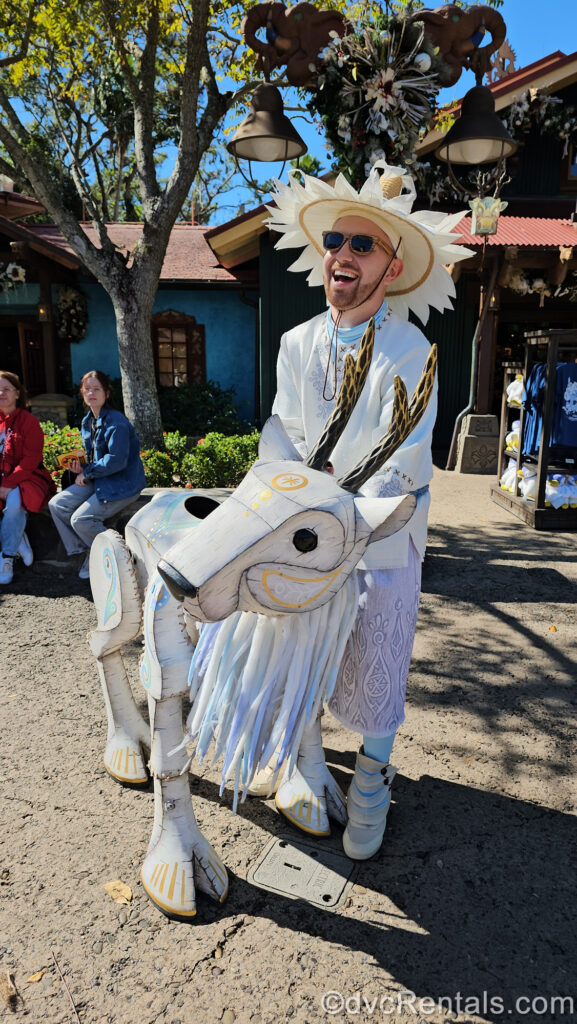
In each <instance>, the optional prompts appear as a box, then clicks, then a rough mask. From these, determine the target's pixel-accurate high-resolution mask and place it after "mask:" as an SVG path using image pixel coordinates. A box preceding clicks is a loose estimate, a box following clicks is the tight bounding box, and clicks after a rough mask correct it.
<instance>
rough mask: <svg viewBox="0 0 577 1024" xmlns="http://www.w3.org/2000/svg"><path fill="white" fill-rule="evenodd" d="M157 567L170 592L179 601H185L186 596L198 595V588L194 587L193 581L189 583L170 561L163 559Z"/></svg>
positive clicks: (193, 596)
mask: <svg viewBox="0 0 577 1024" xmlns="http://www.w3.org/2000/svg"><path fill="white" fill-rule="evenodd" d="M157 568H158V571H159V573H160V575H161V576H162V578H163V580H164V582H165V583H166V586H167V587H168V589H169V591H170V593H171V594H172V596H173V597H174V598H176V600H177V601H184V599H185V597H190V598H195V597H196V595H197V593H198V588H197V587H193V585H192V583H189V582H188V580H187V579H185V578H184V576H181V574H180V573H179V572H177V571H176V569H174V568H173V567H172V565H169V564H168V562H165V561H163V560H162V559H161V560H160V562H159V563H158V566H157Z"/></svg>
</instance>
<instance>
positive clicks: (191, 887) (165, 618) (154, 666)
mask: <svg viewBox="0 0 577 1024" xmlns="http://www.w3.org/2000/svg"><path fill="white" fill-rule="evenodd" d="M144 642H145V648H144V654H143V657H142V663H141V681H142V683H143V685H144V687H145V688H146V689H147V691H148V700H149V711H150V723H151V732H152V747H151V754H150V771H151V773H152V775H153V778H154V828H153V831H152V836H151V839H150V843H149V846H148V851H147V854H146V857H145V859H144V863H143V865H142V871H141V878H142V884H143V886H144V889H145V890H146V893H147V895H148V896H149V898H150V899H151V900H152V902H153V903H154V904H155V905H156V906H157V907H158V909H159V910H161V911H162V912H163V914H166V916H167V917H170V918H174V919H176V920H182V921H190V919H191V918H192V917H194V916H195V914H196V894H195V890H196V889H198V890H199V891H201V892H204V893H206V894H207V895H209V896H211V897H212V898H213V899H216V900H219V901H220V902H222V901H223V900H224V899H225V898H226V896H227V893H228V876H227V873H226V868H225V867H224V864H223V863H222V861H221V860H220V858H219V857H218V855H217V854H216V852H215V851H214V850H213V849H212V847H211V845H210V843H209V842H208V840H207V839H205V837H204V836H203V835H202V833H201V831H200V829H199V828H198V825H197V823H196V820H195V817H194V812H193V809H192V801H191V795H190V786H189V779H188V763H189V758H188V754H187V751H186V748H185V746H184V744H183V738H184V729H183V707H182V699H183V697H184V696H185V695H186V694H187V693H188V670H189V666H190V661H191V657H192V651H193V648H192V643H191V641H190V637H189V635H188V632H187V630H186V626H185V621H184V612H183V609H182V605H179V604H178V603H177V602H176V600H175V599H174V598H173V597H171V596H170V594H169V592H168V590H167V589H166V587H165V585H164V584H163V581H162V580H161V579H160V577H159V576H158V575H157V574H154V575H153V576H152V577H151V580H150V582H149V585H148V587H147V592H146V599H145V607H144Z"/></svg>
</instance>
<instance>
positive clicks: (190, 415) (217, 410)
mask: <svg viewBox="0 0 577 1024" xmlns="http://www.w3.org/2000/svg"><path fill="white" fill-rule="evenodd" d="M234 399H235V393H234V388H222V387H221V386H220V384H217V383H216V381H213V380H207V381H205V382H202V383H191V384H181V385H180V386H179V387H177V388H166V387H159V389H158V401H159V403H160V416H161V419H162V423H163V426H164V429H165V430H168V431H172V430H179V431H181V433H183V434H188V436H189V437H198V436H199V435H203V436H204V435H205V434H206V433H207V432H208V431H219V432H220V433H222V434H248V433H249V432H250V431H251V429H252V427H251V426H250V424H249V423H246V422H244V421H243V420H241V419H239V415H238V412H237V410H236V408H235V404H234Z"/></svg>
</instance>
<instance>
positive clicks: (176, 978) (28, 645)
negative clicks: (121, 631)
mask: <svg viewBox="0 0 577 1024" xmlns="http://www.w3.org/2000/svg"><path fill="white" fill-rule="evenodd" d="M489 485H490V480H489V479H488V478H487V477H475V476H459V475H456V474H452V473H446V472H444V471H442V470H437V471H436V473H435V479H434V482H433V487H432V494H433V503H432V509H431V519H430V523H431V528H430V541H429V548H428V554H427V557H426V561H425V566H424V577H423V597H422V605H421V612H420V619H419V625H418V632H417V640H416V645H415V651H414V657H413V662H412V668H411V674H410V679H409V691H408V692H409V696H408V703H407V717H406V721H405V723H404V725H403V727H402V729H401V730H400V733H399V736H398V738H397V741H396V743H395V749H394V757H393V761H394V763H395V764H397V765H398V766H399V774H398V776H397V779H396V780H395V784H394V790H393V793H394V803H393V806H392V809H391V812H390V817H389V825H388V828H387V834H386V839H385V843H384V845H383V848H382V850H381V851H380V853H379V854H378V856H377V857H376V858H374V859H373V860H371V861H368V862H364V863H362V864H360V865H359V866H358V871H357V874H356V877H355V883H354V886H353V887H352V888H351V889H350V891H349V892H348V895H347V896H346V900H345V901H344V902H343V904H342V905H341V906H338V907H337V908H336V909H325V908H322V907H318V906H314V905H311V904H310V903H308V902H306V901H305V900H303V899H297V900H293V899H290V898H288V897H286V896H283V895H279V894H273V893H271V892H267V891H266V890H265V889H262V888H259V887H257V886H256V885H255V884H254V882H253V881H251V878H250V869H251V865H252V866H254V864H255V862H256V861H257V860H258V858H259V857H260V855H261V854H262V851H263V850H264V849H265V847H266V846H267V844H268V843H269V842H270V840H271V838H272V837H275V836H279V835H283V834H286V833H287V829H289V830H290V827H289V826H288V825H287V824H286V823H283V821H282V820H280V819H279V817H278V815H277V813H276V811H275V808H274V803H273V802H272V801H266V802H265V801H260V800H254V799H253V800H250V801H247V802H246V803H245V804H244V805H242V806H241V807H240V810H239V813H238V815H234V814H233V813H232V809H231V795H230V793H229V792H226V793H225V795H224V798H223V799H220V798H219V796H218V786H217V773H216V772H215V771H214V770H211V769H203V770H202V772H201V773H200V775H196V774H193V775H191V789H192V793H193V799H194V802H195V808H196V810H197V817H198V820H199V823H200V824H201V827H202V828H203V830H204V832H205V834H206V836H207V837H208V839H209V840H210V841H211V842H212V843H213V844H214V845H215V847H216V849H217V850H218V851H219V852H220V853H221V855H222V857H223V859H224V861H225V863H226V865H227V866H228V868H229V870H230V873H231V887H230V894H229V897H228V900H227V901H226V903H224V904H223V905H216V904H213V903H211V902H210V901H209V900H207V899H204V898H202V897H199V907H198V915H197V917H196V919H195V923H193V924H190V925H187V924H179V923H174V922H171V921H169V920H168V919H167V918H165V917H163V916H162V915H161V914H160V913H159V912H158V911H157V910H156V909H155V907H154V906H153V905H152V904H151V903H150V901H149V900H148V899H147V897H146V895H145V893H144V891H143V889H142V886H141V884H140V882H139V866H140V863H141V861H142V858H143V856H144V853H145V850H146V846H147V843H148V839H149V835H150V830H151V825H152V794H151V792H146V791H145V792H134V791H130V790H124V789H123V788H121V787H120V786H118V785H116V784H115V783H114V782H113V781H112V780H111V779H110V777H109V776H108V775H107V774H106V772H105V771H104V768H103V765H102V750H103V743H104V737H105V716H104V711H103V702H102V698H101V694H100V689H99V684H98V680H97V674H96V670H95V667H94V664H93V661H92V658H91V655H90V653H89V650H88V647H87V643H86V635H87V633H88V631H89V630H90V629H91V628H92V626H93V624H94V612H93V605H92V600H91V595H90V590H89V585H88V584H87V583H83V582H81V581H79V580H78V579H77V578H76V576H75V575H74V574H73V573H72V572H71V571H70V570H68V569H67V568H63V567H58V566H47V565H46V564H42V563H39V562H38V563H36V564H35V565H34V566H32V568H30V569H23V568H19V569H18V572H17V574H16V576H15V580H14V583H13V584H12V585H11V586H9V587H3V588H2V592H1V594H0V605H1V620H0V621H1V631H0V647H1V652H0V654H1V660H0V664H1V666H2V673H1V694H2V696H1V719H0V781H1V789H0V800H1V808H2V817H1V822H2V828H1V832H0V989H1V988H2V983H3V984H4V989H5V988H6V977H7V975H11V976H12V978H13V982H14V985H15V987H16V989H17V992H18V995H17V996H14V998H13V999H12V1000H11V1004H10V1005H8V1004H7V1001H8V1000H9V997H8V996H7V995H6V996H5V997H4V998H3V997H2V995H1V994H0V1020H4V1019H6V1020H11V1019H14V1020H19V1019H22V1020H27V1021H30V1022H32V1024H37V1022H38V1024H39V1022H46V1024H74V1022H78V1021H80V1022H81V1024H105V1022H106V1024H191V1022H197V1021H198V1022H207V1024H212V1022H220V1021H222V1022H224V1024H232V1022H233V1021H237V1022H239V1024H245V1022H246V1024H248V1022H249V1021H250V1022H251V1024H272V1022H276V1021H279V1022H285V1021H294V1022H298V1024H305V1022H309V1024H315V1022H317V1021H328V1020H330V1019H336V1020H347V1021H356V1020H362V1021H368V1020H376V1021H391V1020H403V1021H413V1022H415V1024H429V1022H433V1024H438V1022H441V1021H457V1022H458V1024H465V1022H480V1021H483V1022H497V1021H499V1022H500V1021H506V1020H507V1021H511V1022H512V1024H521V1022H530V1024H537V1022H539V1024H541V1022H546V1024H550V1022H551V1021H556V1022H561V1024H565V1022H567V1024H568V1022H569V1021H571V1020H575V1019H577V1016H576V1015H577V981H576V978H577V972H576V967H575V965H576V962H577V938H576V929H575V923H574V917H575V903H576V895H575V889H576V882H575V880H576V878H577V870H576V869H577V817H576V811H577V792H576V785H575V774H574V772H575V746H576V741H575V736H576V728H575V727H576V722H575V718H576V711H577V685H576V682H577V653H576V640H575V638H576V620H577V612H576V603H575V581H576V578H577V534H570V533H556V534H545V533H536V532H535V531H533V530H531V529H530V528H529V527H527V526H525V525H524V524H523V523H521V522H520V521H518V520H517V519H515V518H514V517H513V516H511V514H510V513H508V512H506V511H504V510H502V509H500V508H499V507H498V506H497V505H495V504H494V503H493V502H492V501H491V500H490V497H489ZM137 655H138V649H137V647H136V645H134V648H133V650H132V652H131V666H132V671H133V674H134V678H136V666H137ZM138 700H139V702H141V703H142V704H143V705H144V700H143V698H142V697H141V693H140V692H138ZM324 721H325V723H326V725H325V730H324V732H325V745H326V748H327V760H328V761H329V763H330V764H331V765H332V766H334V769H335V773H336V775H337V777H338V778H339V781H341V783H342V784H343V785H344V786H345V787H346V785H347V781H348V777H350V774H351V772H352V770H353V766H354V751H355V750H356V745H357V742H358V741H357V738H356V737H354V736H352V735H351V734H350V733H347V732H346V730H344V729H343V728H342V727H340V726H339V725H338V723H337V722H336V721H335V720H334V719H331V718H330V717H329V716H326V718H325V720H324ZM294 838H297V836H296V833H294ZM321 842H325V843H326V844H327V845H328V848H329V849H330V848H334V849H335V850H339V849H340V834H339V830H338V829H337V828H335V829H334V835H333V836H332V837H331V839H329V840H325V841H321ZM116 879H120V880H121V881H123V882H124V883H125V884H126V885H128V886H129V887H130V889H131V890H132V894H133V897H132V900H131V901H130V903H129V904H128V905H126V906H122V905H119V904H117V903H115V902H114V901H113V900H112V899H111V897H110V896H109V895H108V893H107V891H106V890H105V889H104V884H105V883H107V882H110V881H112V880H116ZM42 972H44V973H42ZM327 993H329V995H327Z"/></svg>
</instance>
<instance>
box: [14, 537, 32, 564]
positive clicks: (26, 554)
mask: <svg viewBox="0 0 577 1024" xmlns="http://www.w3.org/2000/svg"><path fill="white" fill-rule="evenodd" d="M18 554H19V555H20V558H21V559H22V561H23V562H24V565H32V562H33V561H34V553H33V551H32V548H31V547H30V541H29V540H28V537H27V536H26V534H25V533H23V534H22V540H21V541H20V547H19V548H18Z"/></svg>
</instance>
